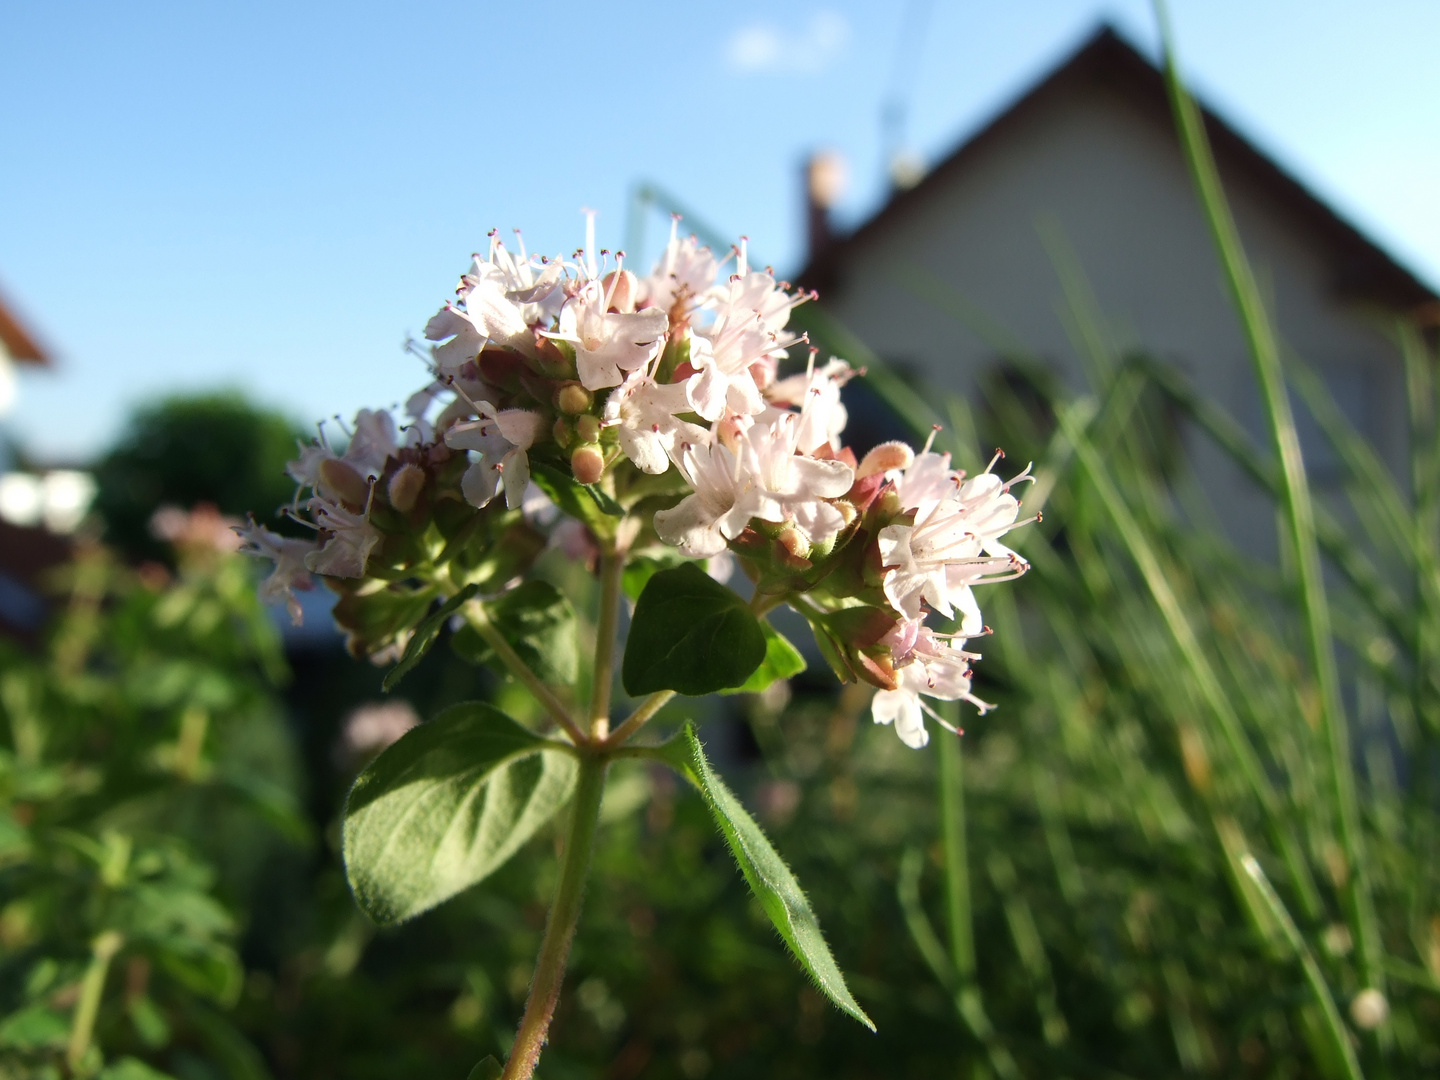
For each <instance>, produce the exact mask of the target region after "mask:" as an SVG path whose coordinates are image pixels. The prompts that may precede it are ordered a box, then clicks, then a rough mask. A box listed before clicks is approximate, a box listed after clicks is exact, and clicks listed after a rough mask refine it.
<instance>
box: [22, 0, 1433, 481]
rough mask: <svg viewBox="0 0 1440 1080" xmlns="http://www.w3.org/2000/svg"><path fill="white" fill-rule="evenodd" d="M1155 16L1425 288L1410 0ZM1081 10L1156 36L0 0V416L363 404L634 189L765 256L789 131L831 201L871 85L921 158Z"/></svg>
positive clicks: (105, 427)
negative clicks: (502, 246) (450, 310)
mask: <svg viewBox="0 0 1440 1080" xmlns="http://www.w3.org/2000/svg"><path fill="white" fill-rule="evenodd" d="M1172 9H1173V13H1174V20H1175V23H1176V26H1177V30H1178V35H1179V39H1180V45H1181V51H1182V58H1183V60H1184V62H1185V65H1186V67H1187V70H1188V73H1189V75H1190V77H1191V80H1192V82H1193V83H1194V84H1195V85H1196V87H1197V89H1198V90H1199V91H1200V93H1201V94H1202V96H1203V97H1205V99H1206V100H1207V101H1208V102H1209V103H1210V104H1212V105H1214V106H1216V107H1217V108H1218V109H1219V110H1220V111H1221V112H1222V113H1223V114H1224V115H1225V116H1227V117H1228V118H1229V119H1230V120H1231V121H1232V122H1234V123H1235V124H1236V125H1237V126H1238V127H1239V128H1240V129H1241V130H1242V131H1244V132H1245V133H1247V134H1248V135H1249V136H1251V137H1252V138H1254V139H1255V140H1256V141H1258V142H1259V144H1260V145H1261V146H1262V147H1263V148H1265V149H1266V150H1267V151H1268V152H1269V153H1271V154H1272V155H1273V156H1274V157H1276V158H1277V159H1278V160H1279V161H1280V162H1281V163H1282V164H1283V165H1284V166H1285V167H1287V168H1289V169H1290V170H1292V171H1293V172H1295V173H1296V174H1297V175H1299V176H1300V177H1301V178H1302V179H1303V180H1304V181H1305V182H1306V183H1307V184H1309V185H1310V186H1311V187H1312V188H1314V189H1315V190H1316V191H1317V192H1318V193H1319V194H1320V195H1321V196H1322V197H1324V198H1326V199H1327V200H1329V201H1330V202H1331V203H1332V204H1333V205H1335V206H1336V207H1337V208H1338V209H1339V210H1340V211H1341V212H1342V213H1343V214H1345V215H1346V216H1348V217H1349V218H1350V219H1351V220H1353V221H1354V222H1355V223H1356V224H1358V225H1359V226H1360V227H1361V228H1362V229H1364V230H1366V231H1367V232H1368V233H1370V234H1371V235H1372V236H1374V237H1375V238H1376V239H1377V240H1379V241H1380V242H1381V243H1382V244H1383V245H1384V246H1386V247H1387V248H1389V249H1390V250H1391V251H1392V252H1393V253H1394V254H1396V255H1397V256H1398V257H1399V258H1400V259H1401V260H1402V261H1403V262H1405V263H1407V264H1408V265H1410V266H1411V267H1412V268H1413V269H1415V270H1416V271H1418V272H1419V273H1420V274H1421V275H1422V276H1424V277H1426V278H1427V279H1428V280H1430V281H1431V282H1436V281H1440V113H1437V108H1436V105H1435V103H1436V102H1440V64H1437V63H1436V62H1435V56H1436V46H1437V43H1440V5H1437V4H1435V3H1434V2H1433V0H1385V2H1383V3H1370V4H1363V3H1359V2H1354V3H1348V4H1341V3H1333V2H1322V0H1310V2H1308V3H1300V2H1291V0H1269V2H1267V3H1264V4H1257V3H1254V2H1253V0H1250V2H1238V0H1203V2H1202V0H1173V3H1172ZM1102 18H1108V19H1110V20H1111V21H1113V22H1114V23H1115V24H1116V25H1118V26H1119V27H1120V29H1121V30H1122V32H1124V33H1126V34H1127V36H1128V37H1130V38H1131V40H1133V41H1135V42H1136V43H1137V44H1139V45H1141V46H1142V47H1146V48H1150V47H1151V46H1152V45H1153V42H1154V40H1155V32H1154V28H1153V22H1152V19H1151V16H1150V13H1149V8H1148V5H1146V4H1144V3H1141V2H1138V0H1137V2H1112V3H1094V2H1085V0H1027V2H1021V3H1006V4H994V3H987V4H981V3H977V2H969V3H960V2H955V0H933V2H931V3H925V2H920V3H916V2H914V0H910V2H906V3H901V2H896V3H883V4H880V3H873V4H860V3H841V2H825V3H816V4H811V3H794V4H783V3H782V4H776V3H770V4H761V3H750V2H744V0H742V2H734V3H729V4H724V5H677V4H673V3H671V4H661V3H632V4H613V3H612V4H594V3H591V4H575V3H566V2H551V3H547V4H523V5H521V4H503V5H502V4H496V3H473V4H471V5H469V6H464V5H455V4H436V3H426V2H419V0H411V2H409V3H406V4H378V3H349V4H343V5H341V4H330V3H305V4H302V3H296V2H294V0H291V2H289V3H271V2H265V0H252V2H250V3H247V4H218V3H184V4H181V3H175V4H153V3H142V2H132V3H128V4H124V5H116V4H75V3H66V2H62V0H51V2H47V3H43V4H41V3H30V4H25V3H12V4H6V5H0V41H4V42H5V43H6V49H5V51H6V58H5V62H4V63H3V64H0V291H3V294H4V295H5V296H6V297H7V299H8V300H9V301H10V302H11V304H12V306H14V307H15V308H16V309H17V310H18V311H19V312H20V313H21V314H22V315H23V316H24V317H25V319H26V321H27V322H28V323H29V324H30V325H31V326H32V327H33V328H34V329H35V330H36V331H37V333H38V335H39V336H41V337H42V338H43V339H44V340H45V341H46V342H47V343H48V344H49V345H50V346H51V347H52V348H53V351H54V352H55V354H56V356H57V358H58V368H57V369H56V370H54V371H50V372H42V373H34V374H29V375H26V376H24V377H23V379H22V384H21V387H20V397H19V400H18V403H17V406H16V408H15V411H14V412H13V413H12V414H11V415H10V416H9V417H8V418H7V419H6V420H4V421H3V423H4V424H5V426H6V428H7V429H8V431H9V432H10V433H11V435H12V436H14V437H16V438H18V439H19V440H20V441H21V442H22V443H23V444H24V445H26V446H27V447H29V448H31V449H32V450H33V451H35V452H36V453H38V454H39V455H41V456H44V457H49V458H52V459H68V460H79V459H81V458H83V457H84V455H86V454H88V453H91V452H93V451H94V450H96V449H98V448H99V447H101V446H103V445H104V444H105V442H106V441H107V440H108V439H110V438H112V437H113V435H114V433H115V432H116V430H117V427H118V425H119V423H120V421H121V419H122V418H123V416H124V414H125V410H126V409H127V408H129V407H130V406H131V405H132V404H134V403H135V402H138V401H143V400H145V399H147V398H149V397H152V396H154V395H156V394H161V393H166V392H172V391H179V390H190V389H199V388H205V387H213V386H220V385H228V386H237V387H240V388H242V389H244V390H246V391H247V392H249V393H251V394H252V395H254V396H256V397H258V398H260V399H261V400H264V401H266V402H269V403H272V404H275V405H279V406H281V407H283V408H284V409H286V410H287V411H288V412H290V413H291V414H292V415H294V416H295V417H297V418H299V419H301V420H304V421H310V420H314V419H317V418H319V417H322V416H325V415H328V414H331V413H334V412H342V413H349V412H353V411H354V410H355V409H356V408H358V407H360V406H362V405H367V404H371V405H379V404H387V403H390V402H393V401H395V400H398V399H399V398H401V397H402V396H403V395H404V394H405V393H406V392H407V391H408V390H409V389H411V388H413V387H414V386H415V385H417V384H418V383H419V382H420V381H421V379H422V378H423V372H422V371H421V369H420V368H419V365H418V364H417V363H416V362H415V361H413V360H410V359H407V358H406V357H405V356H404V355H402V353H401V348H400V346H401V344H402V342H403V340H404V338H405V337H406V335H407V334H418V333H419V331H420V330H421V328H422V327H423V326H424V323H425V320H426V318H427V317H428V316H429V315H430V313H431V312H433V311H434V309H435V308H436V307H437V306H438V305H439V304H440V303H441V302H442V301H443V300H444V298H445V297H446V296H447V295H448V294H449V292H450V291H451V289H453V287H454V282H455V279H456V276H457V274H458V273H459V272H460V271H461V270H462V269H463V268H464V266H465V264H466V262H467V259H468V255H469V253H470V252H471V251H473V250H475V249H477V248H479V247H481V246H483V244H484V242H485V234H486V232H487V231H488V230H489V229H490V228H491V227H499V228H501V229H505V230H508V229H509V228H510V227H512V226H520V227H522V228H523V229H524V230H525V235H526V238H527V241H528V242H529V244H530V246H531V248H532V250H546V251H552V252H553V251H557V250H564V251H566V252H568V251H570V250H572V249H573V248H574V247H576V246H577V245H578V244H579V243H580V242H581V239H582V236H583V223H582V219H581V217H580V213H579V211H580V208H581V207H582V206H588V207H593V208H594V209H596V210H597V211H598V212H599V215H600V216H599V228H600V241H601V243H602V244H605V245H607V246H611V247H619V246H624V244H625V231H626V212H627V206H628V203H629V192H630V191H631V189H632V186H633V185H634V184H635V183H636V182H638V181H642V180H648V181H652V182H654V183H657V184H659V185H661V186H663V187H664V188H666V189H667V190H669V191H671V192H673V193H674V194H675V196H677V197H678V198H680V199H682V200H683V201H684V202H685V203H686V204H687V205H688V206H690V207H692V208H693V209H694V210H695V212H696V213H698V214H700V215H703V217H704V218H705V219H706V220H708V221H709V222H710V223H712V224H713V225H714V226H715V227H717V228H718V229H720V230H722V231H723V232H725V233H736V234H738V233H740V232H744V233H746V234H747V235H749V236H750V237H751V240H752V247H753V250H755V251H756V252H757V253H758V254H759V256H760V257H761V258H762V259H766V260H769V261H772V262H773V263H774V264H775V266H776V267H777V268H778V269H780V270H782V271H784V270H787V269H793V268H794V266H795V262H796V259H797V256H798V251H799V242H800V196H799V167H800V162H801V161H802V160H803V158H804V156H805V155H806V153H807V152H808V151H810V150H812V149H815V148H820V147H827V148H834V149H836V150H839V151H840V152H841V153H843V154H844V155H845V157H846V158H847V160H848V162H849V172H850V184H849V188H848V191H847V194H846V196H845V200H844V203H843V205H842V208H841V212H842V217H843V218H844V219H846V220H850V221H855V220H859V219H861V218H863V217H864V216H865V214H866V213H868V212H869V211H870V210H872V209H873V208H874V206H875V205H876V202H877V200H878V199H879V198H880V197H881V195H882V193H883V183H882V158H883V154H882V143H881V134H880V119H879V118H880V113H881V106H882V103H883V102H884V101H886V100H888V99H891V98H892V97H896V96H897V95H898V96H899V97H900V98H903V100H905V101H906V102H907V116H908V121H907V125H906V133H907V142H908V144H909V145H910V147H911V148H912V149H913V150H915V151H916V152H918V153H919V154H921V155H922V156H923V157H924V158H926V159H927V160H929V161H932V162H933V161H935V160H938V159H939V158H940V157H943V156H944V154H945V153H946V152H947V151H948V150H949V148H951V147H952V146H953V145H954V144H955V143H956V142H957V141H958V140H960V139H961V138H962V137H963V136H964V134H965V133H966V132H968V131H972V130H973V129H974V128H975V127H976V126H977V125H978V124H980V123H982V122H983V121H984V120H985V119H987V118H988V117H989V116H991V115H993V114H994V112H995V111H996V110H997V109H999V108H1001V107H1002V106H1003V105H1004V104H1005V103H1006V102H1007V101H1009V100H1010V99H1012V98H1013V97H1014V96H1015V95H1016V94H1018V93H1020V92H1021V91H1022V90H1023V89H1024V88H1025V87H1026V86H1027V85H1028V84H1029V83H1030V82H1031V81H1032V80H1034V79H1035V78H1036V77H1038V76H1039V75H1040V74H1042V73H1043V72H1044V71H1045V70H1046V69H1047V68H1048V67H1049V66H1050V65H1051V64H1053V63H1054V62H1056V61H1057V60H1058V59H1060V58H1061V57H1063V56H1064V55H1065V54H1066V53H1067V52H1068V51H1069V50H1070V49H1071V48H1073V47H1074V46H1075V45H1076V44H1077V43H1078V42H1079V41H1080V40H1082V39H1083V38H1084V37H1085V36H1086V35H1087V34H1088V33H1089V32H1090V31H1091V30H1092V29H1093V28H1094V27H1095V26H1096V25H1097V23H1098V22H1099V21H1100V20H1101V19H1102ZM663 228H664V223H663V222H662V221H661V220H660V219H659V218H658V217H657V218H655V219H653V220H652V222H651V224H650V229H649V235H650V237H651V238H652V242H651V253H652V254H653V250H654V243H653V241H654V238H656V237H657V236H658V235H659V233H660V231H661V230H662V229H663Z"/></svg>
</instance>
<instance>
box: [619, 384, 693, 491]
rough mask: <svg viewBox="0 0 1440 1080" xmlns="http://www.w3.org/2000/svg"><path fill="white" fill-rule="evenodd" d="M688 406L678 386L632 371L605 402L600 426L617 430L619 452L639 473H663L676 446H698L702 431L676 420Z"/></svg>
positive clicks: (681, 387)
mask: <svg viewBox="0 0 1440 1080" xmlns="http://www.w3.org/2000/svg"><path fill="white" fill-rule="evenodd" d="M689 408H690V406H689V403H688V402H687V400H686V397H685V387H684V385H683V384H682V383H657V382H656V381H655V378H654V376H653V375H652V374H650V371H649V369H648V367H645V368H640V369H637V370H636V371H632V372H631V373H630V374H629V375H627V376H626V377H625V381H624V382H623V383H621V384H620V385H619V386H618V387H617V388H616V389H615V390H613V391H611V393H610V397H609V398H608V399H607V400H606V402H605V412H604V424H605V426H606V427H618V428H619V431H618V432H617V434H618V435H619V437H620V448H621V449H622V450H624V451H625V456H626V457H628V458H629V459H630V460H631V461H633V462H634V463H635V467H636V468H638V469H639V470H640V471H641V472H647V473H663V472H664V471H665V470H666V469H668V468H669V467H670V458H671V456H672V455H673V454H674V453H675V447H676V444H677V442H689V443H698V442H704V441H705V440H706V438H707V435H706V431H705V429H704V428H702V427H699V426H698V425H696V424H692V423H689V422H688V421H685V420H680V419H677V418H676V415H675V414H676V413H682V412H687V411H688V410H689Z"/></svg>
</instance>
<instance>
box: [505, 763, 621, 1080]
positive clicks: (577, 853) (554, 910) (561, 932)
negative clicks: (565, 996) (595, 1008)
mask: <svg viewBox="0 0 1440 1080" xmlns="http://www.w3.org/2000/svg"><path fill="white" fill-rule="evenodd" d="M607 764H608V762H607V761H606V759H605V758H602V757H596V756H593V755H590V754H584V755H582V757H581V759H580V777H579V780H578V781H577V783H576V786H575V804H574V807H573V808H572V811H571V818H570V832H569V834H568V835H567V836H566V838H565V853H564V855H563V857H562V859H561V863H560V883H559V885H557V886H556V889H555V902H554V903H553V904H552V905H551V907H550V918H549V920H548V921H547V922H546V924H545V939H544V940H543V941H542V942H541V943H540V955H539V956H538V957H537V958H536V960H535V977H534V978H533V979H532V980H531V982H530V996H529V997H528V998H527V999H526V1001H525V1015H524V1016H523V1017H521V1019H520V1029H519V1030H518V1031H517V1032H516V1033H515V1045H514V1046H512V1047H511V1048H510V1058H509V1060H508V1061H506V1062H505V1071H504V1072H503V1073H502V1074H501V1080H530V1077H532V1076H533V1075H534V1074H535V1064H536V1062H538V1061H539V1060H540V1050H541V1048H542V1047H543V1046H544V1045H545V1036H546V1034H547V1033H548V1032H549V1030H550V1019H551V1017H553V1016H554V1015H555V1004H556V1002H557V1001H558V1000H559V998H560V985H561V983H562V982H564V979H565V961H566V959H567V958H568V957H569V955H570V943H571V941H573V940H574V938H575V925H576V923H577V922H578V921H579V918H580V902H581V900H582V899H583V898H584V895H585V875H586V873H587V872H588V871H589V869H590V853H591V851H592V850H593V848H594V846H595V827H596V825H597V824H598V823H599V821H600V797H601V796H602V795H603V794H604V792H605V769H606V766H607Z"/></svg>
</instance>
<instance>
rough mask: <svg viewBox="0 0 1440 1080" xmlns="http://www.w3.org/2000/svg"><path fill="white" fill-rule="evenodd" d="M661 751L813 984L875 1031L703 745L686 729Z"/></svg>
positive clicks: (796, 887)
mask: <svg viewBox="0 0 1440 1080" xmlns="http://www.w3.org/2000/svg"><path fill="white" fill-rule="evenodd" d="M659 749H660V752H661V754H662V755H663V757H664V760H665V761H666V762H667V763H668V764H669V765H670V766H672V767H673V768H674V769H676V770H677V771H678V772H679V773H681V775H683V776H686V777H688V778H689V779H690V781H691V782H692V783H694V784H695V786H696V787H697V788H699V790H700V794H701V795H702V796H703V797H704V799H705V802H706V805H708V806H709V807H710V814H711V816H712V817H713V818H714V819H715V824H716V825H718V826H719V828H720V833H721V835H722V836H724V838H725V843H726V844H728V845H729V847H730V853H731V854H732V855H734V856H735V861H736V862H737V863H739V864H740V872H741V873H742V874H744V875H745V880H746V881H747V882H749V884H750V891H751V892H753V893H754V894H755V899H757V900H759V901H760V906H761V907H762V908H764V909H765V914H766V915H768V916H769V917H770V921H771V922H772V923H774V924H775V929H776V930H778V931H780V936H781V938H783V939H784V941H785V944H786V945H787V946H789V949H790V951H791V952H792V953H793V954H794V955H795V958H796V959H797V960H799V961H800V966H801V967H803V968H804V969H805V971H806V972H807V973H808V974H809V975H810V977H811V978H812V979H814V980H815V985H816V986H818V987H819V988H820V990H821V992H822V993H824V995H825V996H826V997H828V998H829V999H830V1000H831V1001H833V1002H834V1003H835V1004H836V1005H837V1006H838V1007H839V1008H840V1009H841V1010H842V1011H844V1012H847V1013H849V1014H850V1015H851V1016H853V1017H854V1018H855V1019H856V1020H858V1021H860V1023H862V1024H864V1025H865V1026H866V1027H868V1028H869V1029H870V1030H871V1031H874V1030H875V1025H874V1023H873V1022H871V1020H870V1017H868V1016H866V1015H865V1010H864V1009H862V1008H860V1005H859V1003H858V1002H856V1000H855V998H854V997H853V996H851V994H850V988H849V987H848V986H846V985H845V976H844V975H842V974H841V973H840V968H839V966H838V965H837V964H836V963H835V957H834V956H832V955H831V954H830V948H829V946H827V945H826V944H825V938H824V936H823V935H822V934H821V933H820V923H819V921H818V920H816V918H815V912H814V911H813V910H811V907H810V901H809V900H807V899H806V897H805V893H804V892H803V891H802V890H801V888H800V883H799V882H798V881H796V880H795V875H794V874H792V873H791V872H790V868H789V867H788V866H786V865H785V860H784V859H782V858H781V857H780V853H779V852H778V851H776V850H775V848H774V847H773V846H772V845H771V843H770V841H769V839H768V838H767V837H766V836H765V833H764V832H762V831H761V829H760V826H759V825H758V824H757V823H756V822H755V819H754V818H752V817H751V816H750V815H749V814H748V813H746V812H745V808H744V807H743V806H741V805H740V800H739V799H737V798H736V797H735V793H734V792H733V791H731V790H730V789H729V788H728V787H726V786H725V782H724V781H723V780H721V779H720V777H719V776H718V775H716V774H715V772H714V771H713V770H712V769H711V768H710V763H709V762H708V761H706V760H705V752H704V750H703V749H702V748H701V746H700V740H699V739H697V738H696V737H695V729H694V727H693V726H692V725H690V724H686V725H685V730H684V731H682V732H681V733H680V734H679V735H677V736H676V737H675V738H673V739H671V740H670V741H669V742H667V743H666V744H665V745H664V746H662V747H660V748H659Z"/></svg>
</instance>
